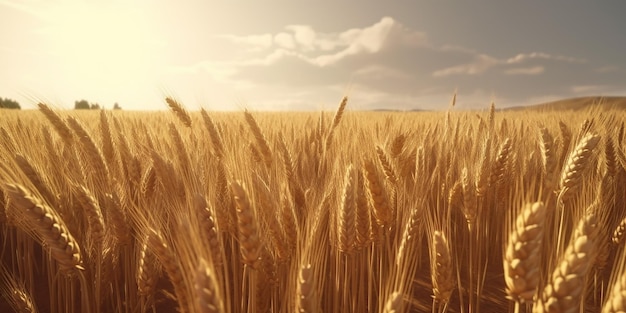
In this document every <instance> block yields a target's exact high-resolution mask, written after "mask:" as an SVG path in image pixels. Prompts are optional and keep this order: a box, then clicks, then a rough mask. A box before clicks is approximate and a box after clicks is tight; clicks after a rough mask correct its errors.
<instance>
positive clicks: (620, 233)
mask: <svg viewBox="0 0 626 313" xmlns="http://www.w3.org/2000/svg"><path fill="white" fill-rule="evenodd" d="M625 231H626V217H624V218H623V219H622V221H621V222H620V223H619V225H617V227H615V230H614V231H613V236H612V237H611V241H613V243H614V244H616V245H618V244H620V242H622V240H623V239H624V232H625Z"/></svg>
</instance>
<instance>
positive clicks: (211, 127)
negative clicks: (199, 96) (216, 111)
mask: <svg viewBox="0 0 626 313" xmlns="http://www.w3.org/2000/svg"><path fill="white" fill-rule="evenodd" d="M200 114H201V115H202V119H203V120H204V127H206V129H207V131H208V132H209V136H210V137H211V143H212V144H213V149H214V150H215V155H216V156H217V157H218V158H219V157H222V156H223V155H224V145H223V144H222V138H221V136H220V133H219V132H218V131H217V127H216V126H215V122H213V119H212V118H211V116H210V115H209V113H208V112H207V111H206V110H205V109H202V110H200Z"/></svg>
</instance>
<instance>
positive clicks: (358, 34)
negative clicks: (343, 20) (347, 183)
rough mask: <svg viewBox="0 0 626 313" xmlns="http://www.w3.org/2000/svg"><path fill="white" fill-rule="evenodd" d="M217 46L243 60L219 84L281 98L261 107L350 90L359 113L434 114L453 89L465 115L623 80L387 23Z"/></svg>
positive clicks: (574, 63) (291, 32) (575, 61)
mask: <svg viewBox="0 0 626 313" xmlns="http://www.w3.org/2000/svg"><path fill="white" fill-rule="evenodd" d="M220 39H222V40H228V41H230V42H235V43H237V44H238V45H243V46H244V51H247V52H246V53H243V54H241V55H235V56H233V58H232V59H230V60H225V61H222V62H221V63H220V64H221V66H222V67H223V68H222V69H221V70H220V73H222V75H221V76H219V78H220V79H222V80H223V81H224V82H226V83H233V84H236V83H237V84H245V85H246V86H250V89H249V90H251V91H252V90H256V91H257V92H259V93H264V94H265V93H266V91H267V90H279V91H280V92H281V93H282V94H281V95H276V96H275V97H276V98H273V99H274V100H268V101H263V103H267V104H269V103H271V102H272V101H275V102H276V103H287V102H289V101H279V100H280V99H279V98H280V97H281V96H285V97H287V95H286V94H287V92H286V90H309V91H313V92H312V93H311V94H315V93H316V92H322V91H323V92H329V90H334V91H335V92H339V93H342V92H346V90H351V91H352V92H351V93H352V99H358V101H360V102H361V103H362V104H361V105H360V106H359V107H366V108H374V107H378V108H380V107H381V106H385V103H387V105H390V106H399V107H402V108H406V109H409V108H410V107H411V106H413V107H420V108H423V109H432V108H437V107H441V106H443V107H445V106H446V105H447V103H448V102H449V98H450V95H451V94H452V92H454V90H455V89H458V90H459V103H463V105H465V106H466V107H488V105H489V102H490V99H491V98H496V99H498V101H499V102H500V104H499V105H500V106H502V107H505V106H513V105H521V104H529V103H528V101H530V100H532V99H535V100H536V99H544V98H546V97H547V98H551V97H553V96H555V95H559V94H560V95H563V97H567V96H572V95H575V94H576V93H577V92H580V90H582V89H581V88H580V87H579V88H573V87H572V86H591V85H606V86H609V87H607V88H613V89H615V88H617V86H615V82H617V81H624V80H626V77H624V74H623V73H620V72H619V71H617V70H616V69H614V68H608V67H607V68H603V69H602V70H599V68H601V67H600V66H598V65H595V64H594V63H593V62H592V61H591V60H588V59H586V58H580V57H577V56H570V55H565V54H562V53H558V51H557V52H555V53H545V52H540V51H530V52H517V51H513V53H511V54H510V55H504V56H502V54H500V55H499V56H496V55H495V54H494V53H491V52H490V51H489V49H485V50H483V51H480V50H476V49H474V48H471V47H464V46H461V45H458V44H455V43H446V42H445V39H440V38H437V39H438V40H440V41H443V42H442V43H440V42H435V41H433V39H431V38H429V37H428V35H427V34H426V33H425V32H422V31H419V30H415V29H412V28H409V27H406V26H405V25H404V24H402V23H401V22H399V21H397V20H395V19H394V18H391V17H383V18H381V19H380V20H378V21H375V22H374V23H372V24H370V25H366V26H364V27H354V28H350V29H344V30H340V31H337V32H319V31H318V30H317V29H316V28H314V27H313V26H310V25H287V26H285V27H284V28H282V29H280V30H279V31H277V32H275V33H268V34H252V35H247V36H235V35H223V36H221V37H220ZM206 70H207V71H209V70H210V68H206ZM254 86H256V89H255V87H254ZM331 86H334V87H332V88H331ZM590 92H593V90H591V91H590ZM289 94H291V95H294V93H292V92H290V93H289ZM359 95H360V96H359ZM281 99H282V98H281ZM463 99H465V100H463ZM438 101H439V103H437V102H438ZM293 103H301V102H299V101H295V100H294V101H293Z"/></svg>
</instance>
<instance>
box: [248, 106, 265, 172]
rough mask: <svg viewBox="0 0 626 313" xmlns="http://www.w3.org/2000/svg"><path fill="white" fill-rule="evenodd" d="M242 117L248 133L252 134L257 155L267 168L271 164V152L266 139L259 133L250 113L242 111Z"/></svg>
mask: <svg viewBox="0 0 626 313" xmlns="http://www.w3.org/2000/svg"><path fill="white" fill-rule="evenodd" d="M244 116H245V118H246V122H247V123H248V126H249V127H250V131H251V132H252V135H253V136H254V139H255V140H256V144H257V146H258V150H259V153H260V154H261V156H262V158H263V162H264V163H265V165H267V166H268V167H269V166H270V165H271V164H272V150H271V149H270V146H269V144H268V142H267V139H266V138H265V135H263V132H262V131H261V128H260V127H259V124H258V123H257V122H256V119H255V118H254V116H253V115H252V114H251V113H250V112H248V110H246V111H244Z"/></svg>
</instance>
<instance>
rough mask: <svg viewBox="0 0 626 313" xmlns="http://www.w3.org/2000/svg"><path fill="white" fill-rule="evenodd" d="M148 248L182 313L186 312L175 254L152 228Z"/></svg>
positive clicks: (183, 288) (183, 280)
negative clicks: (170, 287) (161, 267)
mask: <svg viewBox="0 0 626 313" xmlns="http://www.w3.org/2000/svg"><path fill="white" fill-rule="evenodd" d="M148 247H149V248H151V249H152V251H153V252H154V255H155V256H156V258H157V260H159V262H160V263H161V265H163V268H164V269H165V272H166V273H167V276H168V277H169V278H170V281H171V282H172V285H173V286H174V292H175V293H176V298H177V300H178V304H179V306H180V308H181V309H183V310H182V312H186V311H185V310H184V308H185V307H186V306H188V305H189V304H190V303H189V301H188V299H187V293H186V289H185V278H184V276H183V273H182V272H181V267H180V265H179V263H178V261H177V260H178V259H177V258H176V254H175V252H174V251H173V250H172V249H171V248H170V247H169V246H168V244H167V243H166V242H165V239H164V238H163V237H162V236H161V234H159V233H158V232H157V231H156V230H154V229H153V228H150V229H149V234H148Z"/></svg>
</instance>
